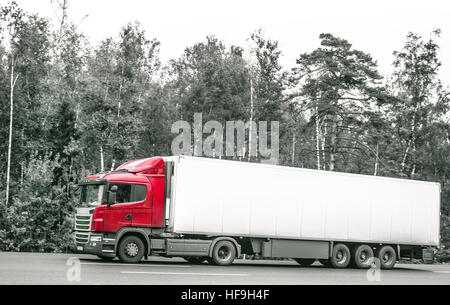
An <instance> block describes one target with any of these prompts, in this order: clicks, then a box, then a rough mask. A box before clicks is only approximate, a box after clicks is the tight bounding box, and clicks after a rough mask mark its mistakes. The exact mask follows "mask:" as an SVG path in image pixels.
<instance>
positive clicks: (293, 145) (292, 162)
mask: <svg viewBox="0 0 450 305" xmlns="http://www.w3.org/2000/svg"><path fill="white" fill-rule="evenodd" d="M295 142H296V139H295V133H294V135H293V136H292V161H291V164H292V166H294V162H295V144H296V143H295Z"/></svg>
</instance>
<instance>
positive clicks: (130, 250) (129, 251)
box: [125, 243, 139, 257]
mask: <svg viewBox="0 0 450 305" xmlns="http://www.w3.org/2000/svg"><path fill="white" fill-rule="evenodd" d="M138 253H139V247H138V245H137V244H135V243H129V244H127V245H126V247H125V254H126V255H127V256H128V257H135V256H136V255H137V254H138Z"/></svg>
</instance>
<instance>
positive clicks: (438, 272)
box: [433, 270, 450, 273]
mask: <svg viewBox="0 0 450 305" xmlns="http://www.w3.org/2000/svg"><path fill="white" fill-rule="evenodd" d="M433 272H435V273H450V271H439V270H438V271H433Z"/></svg>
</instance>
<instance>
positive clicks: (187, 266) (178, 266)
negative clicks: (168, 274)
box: [81, 263, 192, 268]
mask: <svg viewBox="0 0 450 305" xmlns="http://www.w3.org/2000/svg"><path fill="white" fill-rule="evenodd" d="M81 265H96V266H127V267H128V266H129V267H171V268H191V267H192V266H189V265H147V264H145V265H144V264H142V265H141V264H138V265H136V264H120V263H118V264H114V263H81Z"/></svg>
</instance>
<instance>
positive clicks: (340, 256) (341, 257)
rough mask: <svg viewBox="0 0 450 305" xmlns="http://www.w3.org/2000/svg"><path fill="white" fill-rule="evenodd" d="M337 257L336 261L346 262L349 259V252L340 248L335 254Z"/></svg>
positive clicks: (339, 262)
mask: <svg viewBox="0 0 450 305" xmlns="http://www.w3.org/2000/svg"><path fill="white" fill-rule="evenodd" d="M334 257H335V258H336V262H337V263H338V264H344V263H345V262H346V261H347V253H345V251H343V250H341V249H339V250H337V251H336V254H335V256H334Z"/></svg>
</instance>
